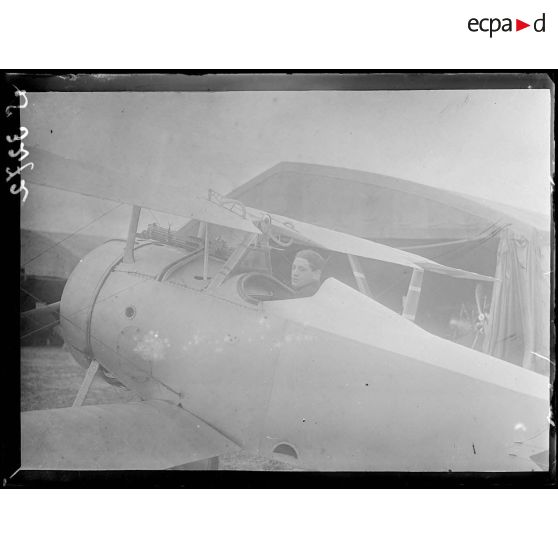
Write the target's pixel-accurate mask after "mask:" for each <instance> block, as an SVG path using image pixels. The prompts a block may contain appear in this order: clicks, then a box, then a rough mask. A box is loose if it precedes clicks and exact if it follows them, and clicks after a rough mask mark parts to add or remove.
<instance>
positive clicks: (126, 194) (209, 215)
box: [26, 147, 259, 233]
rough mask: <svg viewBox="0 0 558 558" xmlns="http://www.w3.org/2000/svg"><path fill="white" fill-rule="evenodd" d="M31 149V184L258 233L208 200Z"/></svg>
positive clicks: (249, 224) (250, 224)
mask: <svg viewBox="0 0 558 558" xmlns="http://www.w3.org/2000/svg"><path fill="white" fill-rule="evenodd" d="M31 149H32V150H33V163H34V165H35V166H34V168H33V169H31V170H29V171H28V172H29V174H27V175H26V177H28V180H29V182H32V183H33V184H38V185H40V186H49V187H51V188H57V189H60V190H67V191H69V192H76V193H78V194H83V195H85V196H92V197H95V198H103V199H107V200H112V201H117V202H122V203H126V204H129V205H139V206H142V207H148V208H149V209H153V210H155V211H162V212H163V213H171V214H173V215H179V216H181V217H187V218H190V219H199V220H201V221H207V222H209V223H214V224H216V225H223V226H225V227H231V228H235V229H240V230H243V231H246V232H250V233H257V232H259V230H258V229H257V228H256V227H255V226H254V225H253V224H252V222H251V221H250V220H248V219H246V218H243V217H242V216H240V215H237V214H236V213H233V212H232V211H226V210H224V209H223V208H220V207H218V206H216V205H215V204H213V203H210V202H209V201H208V200H207V199H204V198H201V197H188V196H182V197H180V198H179V199H177V197H176V193H175V192H172V193H171V192H170V191H169V189H166V188H163V187H161V186H160V185H158V184H152V183H151V182H150V181H149V180H148V179H147V178H146V177H134V176H130V175H129V174H127V173H120V172H118V171H115V170H113V169H107V168H105V167H103V166H101V165H98V164H94V163H89V162H87V163H86V162H83V161H76V160H75V159H68V158H66V157H62V156H60V155H56V154H54V153H51V152H50V151H46V150H44V149H41V148H39V147H31ZM90 184H95V191H94V192H92V191H91V190H90V189H89V186H88V185H90Z"/></svg>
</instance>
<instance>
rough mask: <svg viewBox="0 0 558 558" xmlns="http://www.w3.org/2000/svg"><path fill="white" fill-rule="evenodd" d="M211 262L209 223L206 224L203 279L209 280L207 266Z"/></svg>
mask: <svg viewBox="0 0 558 558" xmlns="http://www.w3.org/2000/svg"><path fill="white" fill-rule="evenodd" d="M208 264H209V223H206V224H205V240H204V244H203V280H204V281H207V266H208Z"/></svg>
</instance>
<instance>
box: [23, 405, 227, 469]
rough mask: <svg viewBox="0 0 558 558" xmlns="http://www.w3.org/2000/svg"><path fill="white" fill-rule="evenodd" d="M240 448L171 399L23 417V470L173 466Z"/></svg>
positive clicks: (26, 413)
mask: <svg viewBox="0 0 558 558" xmlns="http://www.w3.org/2000/svg"><path fill="white" fill-rule="evenodd" d="M237 447H238V446H237V445H236V444H235V443H234V442H232V441H231V440H229V439H228V438H226V437H225V436H223V435H222V434H220V433H219V432H217V431H216V430H215V429H213V428H212V427H211V426H209V425H208V424H206V423H205V422H203V421H202V420H200V419H198V418H197V417H195V416H194V415H192V414H191V413H189V412H187V411H185V410H184V409H182V408H180V407H177V406H176V405H172V404H170V403H167V402H165V401H146V402H141V403H124V404H111V405H85V406H82V407H69V408H64V409H51V410H46V411H28V412H25V413H22V415H21V468H22V469H28V470H29V469H30V470H45V469H46V470H67V471H71V470H77V471H84V470H137V469H142V470H143V469H145V470H150V469H169V468H171V467H176V466H178V465H183V464H185V463H191V462H195V461H201V460H203V459H208V458H211V457H216V456H218V455H221V454H222V453H224V452H225V451H227V450H229V449H232V448H237Z"/></svg>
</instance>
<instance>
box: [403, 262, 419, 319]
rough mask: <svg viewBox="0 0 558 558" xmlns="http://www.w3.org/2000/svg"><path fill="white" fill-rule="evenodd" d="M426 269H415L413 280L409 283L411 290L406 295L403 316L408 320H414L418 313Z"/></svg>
mask: <svg viewBox="0 0 558 558" xmlns="http://www.w3.org/2000/svg"><path fill="white" fill-rule="evenodd" d="M423 276H424V271H423V270H422V269H413V275H411V281H410V283H409V290H408V291H407V296H406V297H405V305H404V306H403V317H404V318H407V319H408V320H411V321H414V320H415V316H416V313H417V308H418V303H419V298H420V291H421V289H422V278H423Z"/></svg>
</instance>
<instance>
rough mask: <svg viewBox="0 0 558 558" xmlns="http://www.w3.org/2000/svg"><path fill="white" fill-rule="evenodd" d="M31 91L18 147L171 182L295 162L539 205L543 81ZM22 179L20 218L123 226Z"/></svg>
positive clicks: (196, 186)
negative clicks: (360, 88)
mask: <svg viewBox="0 0 558 558" xmlns="http://www.w3.org/2000/svg"><path fill="white" fill-rule="evenodd" d="M29 101H30V102H29V106H28V107H27V108H26V109H23V110H22V111H21V115H22V125H25V126H27V127H28V128H29V136H28V137H27V139H26V141H25V144H26V147H27V148H28V149H30V157H29V159H28V160H31V161H32V160H33V152H32V149H31V147H32V146H34V145H35V146H38V147H41V148H43V149H48V150H50V151H52V152H54V153H56V154H58V155H62V156H65V157H70V158H75V159H77V160H81V161H87V162H93V163H98V164H101V165H103V166H105V167H108V168H110V169H115V170H118V171H119V172H130V173H132V174H134V175H136V176H146V177H148V178H149V179H150V181H152V182H154V183H157V184H159V185H160V187H161V188H165V190H166V191H167V192H169V191H170V192H177V193H178V192H182V193H184V192H189V193H195V194H204V193H206V192H207V189H208V188H213V189H215V190H218V191H221V192H228V191H230V190H232V189H233V188H235V187H237V186H239V185H241V184H243V183H244V182H246V181H248V180H250V179H251V178H253V177H254V176H256V175H257V174H259V173H261V172H263V171H265V170H267V169H268V168H269V167H271V166H273V165H275V164H276V163H279V162H280V161H298V162H308V163H319V164H325V165H333V166H340V167H346V168H351V169H357V170H364V171H370V172H375V173H380V174H386V175H390V176H395V177H399V178H404V179H407V180H413V181H415V182H421V183H424V184H428V185H430V186H435V187H438V188H443V189H448V190H454V191H459V192H465V193H468V194H471V195H475V196H479V197H483V198H488V199H492V200H495V201H499V202H503V203H507V204H510V205H515V206H517V207H520V208H527V209H530V210H532V211H537V212H541V213H546V214H548V213H549V206H550V202H549V199H550V198H549V196H550V178H549V177H550V174H549V168H550V95H549V92H548V91H543V90H508V91H393V92H356V91H320V92H316V91H307V92H273V91H269V92H226V93H32V94H29ZM24 177H25V172H24ZM28 186H29V188H30V194H29V197H28V200H27V202H26V203H25V205H24V207H23V209H22V227H25V228H34V229H39V230H49V231H63V232H72V231H74V230H76V229H78V228H82V227H84V226H85V228H84V229H83V230H82V231H81V232H83V233H85V234H102V235H122V234H125V233H126V230H127V220H128V218H129V214H130V209H129V207H119V208H117V209H116V210H113V211H110V212H109V213H108V214H107V215H106V216H104V217H102V218H100V219H98V220H97V221H96V222H95V223H93V224H92V225H89V226H87V225H88V223H91V222H92V221H93V220H95V219H96V218H98V217H99V216H100V215H101V214H103V213H105V212H106V211H109V210H110V209H111V208H112V207H114V206H115V205H116V204H114V203H113V202H107V201H97V200H94V199H91V198H87V197H84V196H81V195H77V194H71V193H67V192H61V191H58V190H53V189H49V188H45V187H40V186H36V185H33V184H32V183H28ZM87 187H88V189H89V190H90V191H91V192H92V193H94V190H95V184H90V185H87ZM177 198H178V196H177ZM143 213H144V214H145V218H146V222H152V221H154V220H155V218H152V217H153V214H150V213H149V212H143ZM156 217H157V219H158V220H159V221H160V222H161V223H162V224H165V225H166V224H167V223H168V222H169V221H171V222H172V223H173V225H174V226H178V225H180V224H181V223H182V222H183V221H184V220H183V219H181V218H172V217H170V218H169V217H168V216H162V215H160V214H157V215H156Z"/></svg>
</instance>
